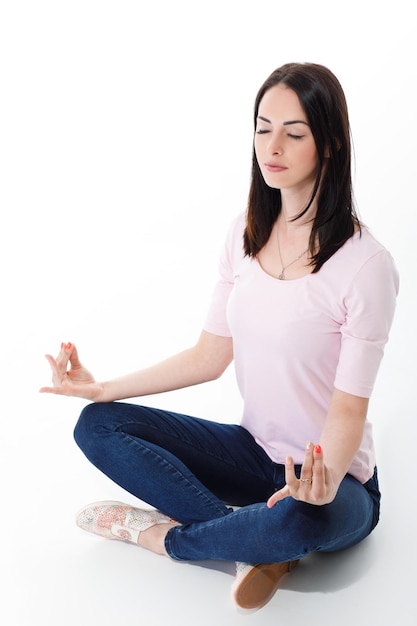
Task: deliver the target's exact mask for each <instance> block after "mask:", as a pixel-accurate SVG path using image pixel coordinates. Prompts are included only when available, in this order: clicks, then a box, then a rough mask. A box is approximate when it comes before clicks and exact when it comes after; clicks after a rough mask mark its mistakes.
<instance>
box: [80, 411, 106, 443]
mask: <svg viewBox="0 0 417 626" xmlns="http://www.w3.org/2000/svg"><path fill="white" fill-rule="evenodd" d="M104 414H105V410H104V405H103V404H96V403H94V404H88V405H87V406H86V407H84V409H83V410H82V411H81V414H80V417H79V418H78V421H77V423H76V425H75V428H74V439H75V442H76V443H77V445H78V446H79V448H81V450H83V451H84V452H85V451H86V448H87V447H88V445H91V442H92V440H93V439H94V437H95V436H97V434H98V433H99V432H100V430H101V428H100V426H101V425H102V424H103V416H104Z"/></svg>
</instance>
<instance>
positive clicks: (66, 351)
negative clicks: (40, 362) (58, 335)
mask: <svg viewBox="0 0 417 626" xmlns="http://www.w3.org/2000/svg"><path fill="white" fill-rule="evenodd" d="M71 348H72V345H71V344H70V343H61V350H60V352H59V354H58V356H57V357H56V364H57V366H58V368H59V369H60V371H61V372H63V373H65V372H66V371H67V369H68V361H69V359H70V356H71V351H72V350H71Z"/></svg>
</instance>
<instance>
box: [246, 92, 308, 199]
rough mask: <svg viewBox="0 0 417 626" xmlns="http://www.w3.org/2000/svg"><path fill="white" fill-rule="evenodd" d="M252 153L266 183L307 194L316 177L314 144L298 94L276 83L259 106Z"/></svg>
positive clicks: (276, 187)
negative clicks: (253, 151) (253, 152)
mask: <svg viewBox="0 0 417 626" xmlns="http://www.w3.org/2000/svg"><path fill="white" fill-rule="evenodd" d="M254 145H255V154H256V158H257V161H258V164H259V167H260V169H261V172H262V175H263V177H264V179H265V182H266V184H267V185H268V186H269V187H273V188H275V189H281V191H282V190H291V191H293V192H300V193H303V195H304V194H310V193H311V191H312V188H313V186H314V183H315V180H316V177H317V166H318V156H317V150H316V145H315V142H314V139H313V135H312V133H311V129H310V126H309V124H308V122H307V118H306V115H305V113H304V111H303V109H302V107H301V104H300V101H299V99H298V96H297V94H296V93H295V91H293V90H292V89H289V88H288V87H286V85H284V84H282V83H279V84H278V85H275V86H274V87H271V89H269V90H268V91H267V92H266V93H265V94H264V96H263V98H262V100H261V102H260V104H259V110H258V119H257V125H256V132H255V143H254Z"/></svg>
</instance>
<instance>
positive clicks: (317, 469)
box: [312, 445, 325, 489]
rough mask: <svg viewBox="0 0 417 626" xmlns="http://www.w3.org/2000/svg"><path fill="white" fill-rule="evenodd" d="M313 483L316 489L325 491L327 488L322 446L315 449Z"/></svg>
mask: <svg viewBox="0 0 417 626" xmlns="http://www.w3.org/2000/svg"><path fill="white" fill-rule="evenodd" d="M312 470H313V473H312V477H313V483H314V487H315V488H316V489H323V488H324V487H325V472H324V458H323V450H322V448H321V446H320V445H316V446H314V449H313V468H312Z"/></svg>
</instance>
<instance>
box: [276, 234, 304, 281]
mask: <svg viewBox="0 0 417 626" xmlns="http://www.w3.org/2000/svg"><path fill="white" fill-rule="evenodd" d="M277 244H278V254H279V260H280V261H281V268H282V269H281V274H280V275H279V276H278V278H279V280H285V270H286V269H287V268H288V267H290V265H293V264H294V263H297V261H299V260H300V259H301V257H303V256H304V255H305V254H307V252H308V248H307V250H304V252H302V253H301V254H299V255H298V257H297V258H295V259H294V260H293V261H291V263H287V265H285V266H284V263H283V261H282V255H281V246H280V245H279V232H278V228H277Z"/></svg>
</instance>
